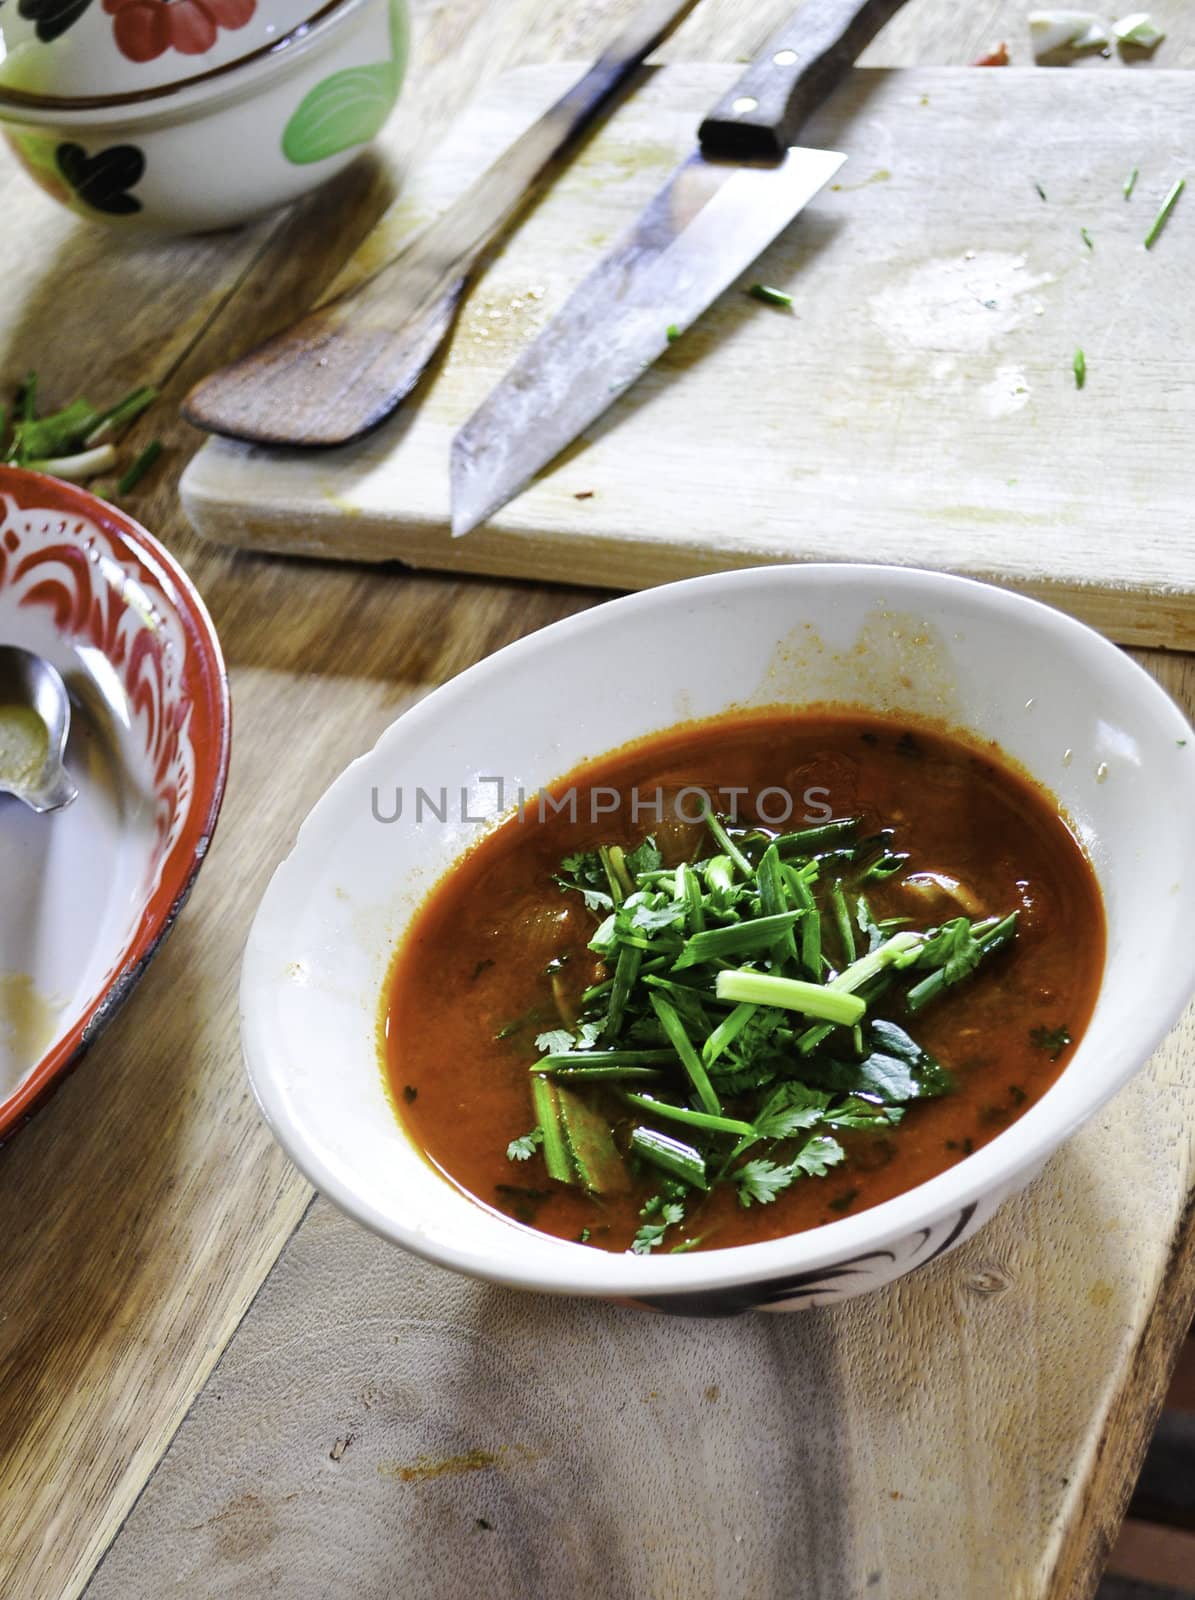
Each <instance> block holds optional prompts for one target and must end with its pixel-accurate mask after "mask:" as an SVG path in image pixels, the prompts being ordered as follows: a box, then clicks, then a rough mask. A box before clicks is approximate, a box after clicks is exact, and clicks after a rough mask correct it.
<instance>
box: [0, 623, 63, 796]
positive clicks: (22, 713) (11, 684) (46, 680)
mask: <svg viewBox="0 0 1195 1600" xmlns="http://www.w3.org/2000/svg"><path fill="white" fill-rule="evenodd" d="M70 729H71V703H70V697H69V696H68V695H67V692H66V685H65V684H64V683H63V681H62V677H61V675H60V673H59V672H58V670H57V668H55V667H52V666H51V665H50V663H49V662H48V661H44V660H43V659H42V657H41V656H37V655H34V654H33V652H32V651H31V650H22V649H20V648H19V647H18V646H17V645H12V644H0V794H11V795H15V796H16V798H17V799H18V800H23V801H24V802H25V804H26V805H27V806H29V807H30V808H31V809H32V810H34V811H57V810H58V809H59V807H60V806H67V805H70V803H71V801H72V800H73V799H75V797H76V796H77V794H78V793H79V791H78V789H76V788H75V785H74V784H73V783H72V782H71V780H70V778H69V776H68V775H67V771H66V768H65V767H64V766H63V764H62V758H63V753H64V751H65V750H66V739H67V734H69V732H70Z"/></svg>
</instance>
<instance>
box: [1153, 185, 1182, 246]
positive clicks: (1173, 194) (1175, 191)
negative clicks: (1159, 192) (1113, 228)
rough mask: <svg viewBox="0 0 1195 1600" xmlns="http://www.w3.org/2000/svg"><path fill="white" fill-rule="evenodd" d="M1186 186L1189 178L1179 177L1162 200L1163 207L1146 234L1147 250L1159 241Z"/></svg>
mask: <svg viewBox="0 0 1195 1600" xmlns="http://www.w3.org/2000/svg"><path fill="white" fill-rule="evenodd" d="M1186 187H1187V180H1186V179H1185V178H1179V179H1178V181H1177V182H1176V183H1174V184H1172V185H1171V188H1170V192H1169V193H1168V194H1167V196H1166V198H1165V199H1164V200H1163V201H1162V205H1161V208H1160V210H1159V211H1158V214H1157V216H1156V217H1155V218H1154V219H1153V223H1152V224H1151V226H1150V230H1149V232H1148V233H1147V234H1146V235H1145V241H1144V242H1145V248H1146V249H1147V250H1152V249H1153V247H1154V245H1155V244H1156V243H1157V242H1158V238H1159V236H1160V234H1161V232H1162V230H1163V228H1164V227H1165V226H1166V223H1167V222H1168V221H1169V219H1170V213H1171V212H1172V211H1173V210H1174V207H1175V205H1176V203H1177V201H1178V197H1179V195H1180V194H1182V192H1183V190H1184V189H1185V188H1186Z"/></svg>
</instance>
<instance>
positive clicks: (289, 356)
mask: <svg viewBox="0 0 1195 1600" xmlns="http://www.w3.org/2000/svg"><path fill="white" fill-rule="evenodd" d="M697 3H698V0H650V3H646V0H645V3H641V4H639V5H637V6H636V8H635V11H634V13H633V14H632V16H631V17H630V18H629V20H628V21H627V23H626V25H625V26H624V27H623V28H622V30H621V31H620V32H619V34H618V36H617V37H616V38H615V39H613V40H612V41H611V42H610V44H609V45H608V46H607V48H606V49H605V50H604V51H603V52H602V54H601V56H600V57H599V58H598V59H597V60H596V61H595V62H594V64H593V65H592V66H591V67H589V68H588V69H587V70H586V71H585V72H584V73H583V74H582V76H581V77H580V78H578V79H577V81H576V83H574V84H573V85H572V86H571V88H569V89H568V90H567V91H566V92H565V93H564V94H563V95H562V96H561V97H560V99H559V100H557V102H556V103H555V105H553V106H551V107H550V108H549V109H548V110H547V111H546V112H545V113H544V114H543V116H542V117H540V118H538V119H537V121H536V122H534V123H533V124H532V125H531V127H530V128H528V129H527V131H526V132H525V133H523V134H522V135H520V137H519V138H518V139H516V140H515V142H514V144H513V145H511V147H510V148H509V149H508V150H505V151H503V153H502V154H501V155H500V156H498V158H497V159H496V160H495V161H494V163H493V164H492V165H491V166H490V167H487V168H486V170H485V171H484V172H483V173H482V174H481V175H480V177H478V178H477V179H475V181H474V182H473V183H472V184H470V186H469V188H468V189H467V190H466V191H465V192H464V193H463V194H462V195H461V196H460V197H459V198H458V199H457V200H456V201H455V202H454V203H453V204H452V205H451V206H449V208H448V209H447V211H445V212H444V213H443V214H442V215H441V216H439V217H438V218H437V219H436V220H435V221H434V222H432V223H430V224H429V225H428V226H427V227H426V228H425V229H423V231H422V232H421V233H419V234H418V235H417V236H416V237H415V238H414V239H413V240H412V241H411V242H410V243H409V244H408V245H406V246H405V247H404V249H403V250H402V251H401V252H400V253H399V254H398V255H397V256H395V257H394V258H393V259H392V260H390V261H388V262H386V264H385V265H384V266H382V267H381V268H379V269H378V270H377V271H376V272H374V273H373V274H372V275H371V276H370V277H368V278H367V279H365V281H364V282H363V283H359V284H357V285H356V287H355V288H352V289H350V290H348V291H347V292H345V293H343V294H340V295H338V296H337V297H336V298H335V299H333V300H327V301H325V302H324V303H323V304H322V305H319V306H317V307H316V309H315V310H314V311H312V312H310V313H308V315H307V316H305V317H303V318H302V320H301V321H299V322H297V323H295V324H294V325H293V326H292V327H289V328H286V329H284V330H283V331H282V332H281V333H278V334H275V335H274V337H273V338H272V339H268V340H267V341H266V342H265V343H264V344H262V345H259V346H257V348H256V349H254V350H250V351H249V352H248V354H246V355H243V356H241V357H240V358H239V359H238V360H236V361H234V362H232V363H231V364H230V365H229V366H226V367H222V368H221V369H220V370H219V371H217V372H213V373H209V374H208V376H207V377H206V378H204V379H202V380H201V381H200V382H199V383H198V384H196V385H195V387H194V388H193V389H192V390H191V392H190V393H189V394H188V395H187V397H186V399H185V400H184V401H183V408H182V410H183V416H184V417H185V418H186V419H187V421H188V422H190V423H193V424H194V425H195V427H197V428H204V429H206V430H207V431H208V432H209V433H221V434H225V435H226V436H227V437H229V438H232V439H244V440H246V441H247V442H249V443H252V444H271V445H293V446H297V447H306V448H328V447H331V446H335V445H341V444H347V443H349V442H350V441H351V440H353V439H356V438H359V437H360V436H361V435H362V434H363V433H367V432H368V431H369V430H370V429H371V428H375V427H377V425H378V424H379V423H380V422H382V421H383V420H384V419H385V418H386V417H387V416H389V415H390V413H391V412H392V411H393V410H394V409H395V407H396V406H398V405H399V404H400V403H401V402H402V401H403V400H404V399H405V398H406V397H407V395H408V394H409V393H410V392H411V390H412V389H413V388H414V387H415V385H416V384H417V383H418V382H419V380H420V378H421V377H422V376H423V373H424V372H425V370H426V369H427V366H428V364H429V363H430V362H431V360H432V358H433V357H434V356H435V354H436V351H437V350H438V349H439V347H440V345H441V344H442V343H443V341H444V339H445V337H446V336H447V334H448V333H449V331H450V329H451V328H452V325H453V322H454V321H455V319H456V312H457V306H458V305H459V303H460V300H461V297H462V295H463V294H464V293H465V290H466V288H467V286H468V284H469V281H470V279H471V278H472V276H473V274H474V271H475V269H476V267H477V265H478V263H479V261H480V260H481V258H482V257H483V255H484V254H485V252H486V251H487V250H489V249H490V248H491V247H492V245H493V244H494V243H495V241H496V240H497V239H499V238H500V237H501V236H502V234H503V232H504V231H505V230H506V229H507V228H508V227H509V226H510V225H511V224H512V223H513V222H514V221H515V220H516V219H517V218H518V217H519V216H520V215H521V214H522V213H523V211H524V210H525V209H526V207H527V205H528V204H529V202H530V201H531V200H532V199H534V197H535V196H536V195H537V194H539V193H540V192H542V190H543V189H544V188H546V187H547V185H548V184H550V183H551V182H552V180H553V179H554V178H555V177H556V175H557V174H558V173H559V172H560V171H561V170H562V169H563V168H564V166H565V165H566V163H567V162H568V161H569V160H570V159H571V157H572V155H573V152H574V151H575V150H576V148H577V146H578V144H579V142H580V140H581V138H582V137H583V135H584V133H585V132H586V130H587V129H588V128H589V127H590V126H592V124H593V122H594V120H595V118H596V117H597V116H598V115H599V114H600V113H601V111H602V110H603V109H604V108H606V107H608V106H609V104H610V102H611V100H612V99H613V98H614V96H615V95H616V94H617V92H618V91H619V89H620V88H621V87H622V86H623V85H624V84H625V83H626V82H627V81H628V79H629V78H630V77H631V75H632V73H633V72H634V69H635V68H636V67H637V66H639V65H640V63H641V62H642V61H643V60H644V58H645V57H646V56H648V55H650V54H651V52H652V51H653V50H654V49H656V47H657V46H658V45H659V44H660V43H661V42H662V41H663V40H664V39H666V38H667V36H668V35H669V34H670V33H671V32H672V30H673V29H674V28H675V27H677V26H678V24H679V23H680V22H682V21H683V20H684V18H685V17H687V16H688V14H689V12H690V11H692V10H693V7H694V6H695V5H696V4H697Z"/></svg>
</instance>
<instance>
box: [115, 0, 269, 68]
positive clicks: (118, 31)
mask: <svg viewBox="0 0 1195 1600" xmlns="http://www.w3.org/2000/svg"><path fill="white" fill-rule="evenodd" d="M256 9H257V0H104V10H105V11H106V12H108V14H109V15H110V16H112V17H115V19H116V20H115V22H114V23H113V25H112V27H113V32H114V34H115V37H116V46H117V49H118V50H119V51H120V53H121V54H122V55H123V56H127V58H128V59H129V60H130V61H156V60H157V58H158V57H159V56H160V55H163V54H164V53H165V52H166V51H167V50H177V51H178V52H179V54H180V55H184V56H202V55H206V53H207V52H208V51H209V50H210V49H211V48H212V46H213V45H214V44H215V42H216V38H217V35H218V34H219V32H220V29H221V28H225V29H227V30H229V31H230V32H231V31H232V30H233V29H236V28H243V27H244V26H245V24H246V23H247V22H249V21H250V20H251V18H252V16H253V13H254V11H255V10H256Z"/></svg>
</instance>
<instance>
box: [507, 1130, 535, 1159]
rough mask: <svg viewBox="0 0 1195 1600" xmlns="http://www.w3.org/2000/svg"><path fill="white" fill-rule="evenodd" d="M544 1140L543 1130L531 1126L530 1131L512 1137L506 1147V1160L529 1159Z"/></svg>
mask: <svg viewBox="0 0 1195 1600" xmlns="http://www.w3.org/2000/svg"><path fill="white" fill-rule="evenodd" d="M543 1142H544V1130H543V1129H542V1128H532V1130H531V1132H530V1133H524V1134H521V1135H520V1136H519V1138H517V1139H512V1140H511V1141H510V1143H509V1144H508V1145H507V1147H506V1159H507V1160H508V1161H530V1160H531V1157H532V1156H533V1155H534V1154H535V1152H536V1151H537V1150H538V1149H539V1147H540V1145H541V1144H543Z"/></svg>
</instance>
